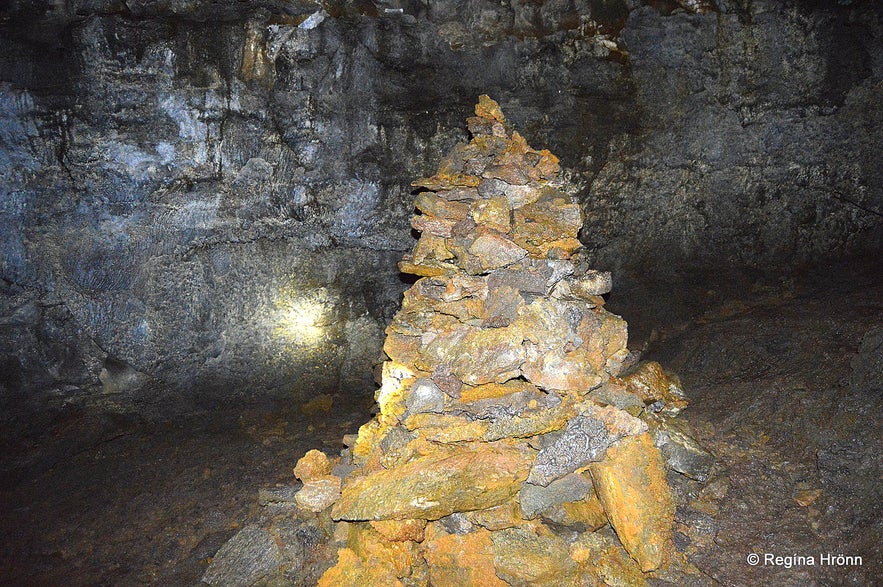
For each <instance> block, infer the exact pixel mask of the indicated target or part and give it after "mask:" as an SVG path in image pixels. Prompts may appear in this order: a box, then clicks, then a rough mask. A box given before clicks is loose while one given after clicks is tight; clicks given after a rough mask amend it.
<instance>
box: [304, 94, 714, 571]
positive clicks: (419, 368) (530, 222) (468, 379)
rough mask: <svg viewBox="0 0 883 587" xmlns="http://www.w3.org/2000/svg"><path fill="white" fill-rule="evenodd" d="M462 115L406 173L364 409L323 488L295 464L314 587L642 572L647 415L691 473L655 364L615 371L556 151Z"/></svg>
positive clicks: (495, 113) (488, 114) (660, 529)
mask: <svg viewBox="0 0 883 587" xmlns="http://www.w3.org/2000/svg"><path fill="white" fill-rule="evenodd" d="M467 126H468V128H469V130H470V132H471V133H472V135H473V136H472V139H471V140H470V141H469V143H466V144H461V145H458V146H456V147H455V148H454V149H452V150H451V152H450V153H449V154H448V155H447V156H446V157H445V158H444V159H443V160H442V161H441V163H440V165H439V168H438V171H437V172H436V173H435V174H434V175H432V176H430V177H428V178H423V179H419V180H417V181H415V182H414V183H413V185H414V186H417V187H420V188H422V190H421V191H420V192H419V193H418V194H417V196H416V199H415V202H414V205H415V208H416V209H417V213H416V215H415V216H414V217H413V218H412V221H411V223H412V226H413V227H414V228H415V229H416V230H417V231H418V232H419V233H420V236H419V239H418V241H417V243H416V244H415V245H414V248H413V250H412V251H411V252H410V253H407V254H405V255H404V257H403V259H402V261H401V262H400V263H399V268H400V270H402V271H403V272H407V273H412V274H414V275H417V276H419V277H420V279H418V280H417V281H416V282H415V283H414V284H413V286H412V287H410V288H409V289H408V290H407V291H406V292H405V294H404V296H403V301H402V307H401V309H400V310H399V312H398V313H396V315H395V316H394V317H393V319H392V322H391V323H390V325H389V327H388V328H387V331H386V334H387V338H386V341H385V343H384V347H383V348H384V352H385V353H386V355H387V357H388V359H389V360H387V361H385V362H384V364H383V369H382V378H381V387H380V389H379V390H378V391H377V393H376V399H377V403H378V406H379V414H378V415H377V416H376V417H375V418H374V419H373V420H371V421H370V422H368V423H367V424H365V425H363V426H362V427H361V428H360V429H359V434H358V435H357V436H356V438H355V440H350V441H349V446H351V448H349V449H347V450H345V451H344V453H342V457H343V458H342V459H341V463H345V464H346V467H345V473H343V474H344V475H345V480H344V481H343V483H342V487H339V489H340V492H339V495H338V494H337V493H335V490H336V489H337V487H336V486H335V485H334V484H335V480H337V481H336V482H337V483H340V478H338V477H331V476H328V472H327V471H325V468H323V467H324V465H323V463H322V462H321V457H320V456H318V455H310V457H309V458H307V457H305V459H302V462H303V465H301V464H300V463H299V464H298V467H299V469H298V471H299V472H301V473H302V474H303V475H304V477H305V478H304V482H305V485H304V488H303V489H302V490H301V491H300V492H299V493H298V496H299V503H300V502H303V505H302V507H306V508H307V509H312V510H313V511H325V510H327V508H328V505H331V508H330V509H331V511H330V516H331V518H332V519H333V520H336V521H338V525H337V529H336V530H335V531H334V536H335V539H336V540H337V542H338V545H340V546H345V547H344V548H341V549H340V550H339V553H338V556H339V558H338V562H337V564H336V565H335V566H334V567H332V568H331V569H329V570H328V571H327V572H326V573H325V575H323V577H322V580H321V581H320V585H322V586H323V587H324V586H331V585H335V586H337V585H352V586H361V585H414V586H418V585H423V586H426V585H457V586H460V585H464V586H468V585H475V586H478V585H490V586H497V585H499V586H503V585H515V586H520V585H523V586H527V585H533V586H540V587H542V586H549V587H552V586H555V587H557V586H559V585H601V584H610V585H612V584H623V585H641V584H644V577H643V573H642V570H641V569H644V570H646V571H649V570H653V569H657V568H659V566H660V565H663V564H665V563H666V562H667V561H668V560H669V558H668V553H669V552H670V541H671V521H672V520H673V518H672V515H673V514H672V511H673V510H672V508H671V503H672V501H671V492H670V489H669V488H668V486H667V485H666V484H665V477H664V469H663V462H662V453H660V451H659V449H658V448H657V447H656V446H654V445H653V442H652V440H651V436H650V435H649V434H648V433H647V431H648V423H649V425H650V428H649V429H650V430H651V431H652V433H653V434H654V437H653V438H655V439H656V441H657V444H659V446H662V447H663V451H664V454H665V455H666V457H667V458H668V459H669V466H670V467H672V468H675V469H676V470H677V469H684V470H689V471H690V474H692V475H694V476H696V477H697V478H698V477H700V476H702V475H704V474H706V472H705V469H704V468H703V465H704V464H705V461H703V460H702V459H701V458H699V456H700V455H699V453H698V452H695V451H693V448H694V447H693V446H692V445H690V444H689V443H688V442H687V441H686V440H684V439H683V438H682V437H681V436H679V434H678V432H677V427H676V426H667V424H666V422H667V421H665V420H664V419H663V416H664V415H667V414H671V413H673V412H674V411H675V410H676V409H680V408H681V407H683V405H686V404H685V403H684V402H682V401H681V400H682V399H683V398H682V396H681V395H679V388H677V386H676V385H675V384H674V382H673V380H671V379H670V378H668V377H667V376H665V374H664V372H663V371H662V369H661V367H660V368H658V369H656V368H655V367H653V366H652V365H651V367H646V366H644V367H640V368H638V369H637V370H633V372H631V373H629V374H628V375H626V376H623V377H622V378H619V376H620V374H621V372H622V370H623V365H624V364H626V362H627V361H628V358H629V357H630V356H631V355H630V353H629V351H628V349H627V337H628V330H627V325H626V323H625V321H624V320H623V319H622V318H620V317H619V316H616V315H614V314H611V313H610V312H608V311H607V310H605V309H604V299H603V298H602V297H601V296H602V295H604V294H606V293H607V292H609V291H610V288H611V286H612V279H611V276H610V274H609V273H606V272H602V271H597V270H594V269H592V268H590V267H589V265H588V262H587V261H586V259H585V257H584V255H582V254H581V249H582V244H581V243H580V241H579V239H578V238H577V237H578V234H579V231H580V230H581V229H582V225H583V219H582V216H581V213H580V205H579V204H577V203H576V202H575V201H574V200H573V198H572V197H571V195H570V194H569V193H568V192H567V189H568V188H567V187H566V182H565V181H564V180H563V179H562V177H561V175H560V166H559V161H558V159H557V158H556V157H555V156H554V155H552V154H551V153H549V152H548V151H546V150H535V149H532V148H531V147H530V146H529V145H528V144H527V141H526V140H525V139H524V137H523V136H522V135H520V134H518V133H517V132H513V131H511V130H510V129H509V127H508V126H507V123H506V120H505V117H504V116H503V113H502V111H501V110H500V108H499V105H498V104H497V103H496V102H494V101H493V100H491V99H490V98H488V97H487V96H482V97H481V98H480V99H479V104H478V105H477V106H476V108H475V116H474V117H472V118H469V119H468V121H467ZM653 365H655V364H653ZM659 406H661V408H660V410H656V409H655V408H656V407H659ZM658 411H661V412H662V413H661V414H660V413H656V412H658ZM630 412H631V413H630ZM636 416H640V419H639V418H638V417H636ZM645 420H646V422H645ZM691 451H693V452H691ZM341 466H342V465H341ZM333 470H334V471H338V470H342V469H340V466H339V467H338V468H335V469H333ZM332 501H333V504H331V503H330V502H332ZM319 508H322V509H321V510H320V509H319ZM608 522H609V524H610V525H612V527H613V528H614V529H615V531H616V532H617V534H618V535H619V537H620V540H621V542H622V544H623V545H624V546H625V550H623V549H622V548H620V547H619V546H618V545H617V543H616V541H615V539H613V538H611V537H610V536H607V535H602V533H604V532H608V533H609V532H611V531H610V530H609V528H610V525H608ZM605 528H606V530H605ZM611 536H612V534H611ZM626 551H627V554H626ZM635 561H637V562H635Z"/></svg>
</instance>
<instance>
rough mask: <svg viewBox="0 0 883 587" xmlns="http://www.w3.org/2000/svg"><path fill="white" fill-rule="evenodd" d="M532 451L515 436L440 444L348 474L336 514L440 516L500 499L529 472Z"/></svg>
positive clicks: (373, 517) (376, 517)
mask: <svg viewBox="0 0 883 587" xmlns="http://www.w3.org/2000/svg"><path fill="white" fill-rule="evenodd" d="M532 457H533V451H531V450H530V449H527V448H526V447H525V446H524V445H519V444H515V443H510V442H501V443H472V444H469V445H467V446H463V447H457V448H453V449H451V448H444V447H439V449H438V451H437V452H436V453H434V454H431V455H427V456H424V457H419V458H417V459H414V460H413V461H410V462H408V463H405V464H403V465H400V466H398V467H396V468H394V469H392V470H381V471H377V472H375V473H370V474H368V475H366V476H363V477H358V478H353V479H352V480H349V481H348V482H347V484H346V485H345V486H344V487H343V491H342V495H341V498H340V500H339V501H338V502H337V504H335V506H334V508H333V509H332V512H331V516H332V518H333V519H335V520H404V519H409V518H414V519H422V520H437V519H439V518H441V517H444V516H448V515H450V514H452V513H454V512H463V511H469V510H479V509H485V508H490V507H493V506H495V505H499V504H501V503H503V502H504V501H506V500H508V499H509V498H511V497H512V496H513V495H515V494H516V493H517V492H518V490H519V489H520V488H521V483H522V482H524V480H525V479H526V478H527V474H528V471H529V470H530V463H531V460H532Z"/></svg>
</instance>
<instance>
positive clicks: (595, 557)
mask: <svg viewBox="0 0 883 587" xmlns="http://www.w3.org/2000/svg"><path fill="white" fill-rule="evenodd" d="M570 558H572V559H573V560H575V561H576V562H578V563H580V571H581V575H582V576H581V579H582V581H580V582H579V583H578V584H579V585H595V584H597V585H628V586H629V587H645V586H646V585H647V579H646V578H645V577H644V574H643V573H642V572H641V569H640V568H639V567H638V565H637V564H636V563H635V561H634V560H632V559H631V558H629V555H628V553H627V552H625V551H624V550H623V549H622V547H621V546H619V545H618V544H616V542H615V541H614V540H612V539H611V538H608V537H607V536H604V535H603V534H601V533H598V532H585V533H583V534H581V535H580V536H579V537H578V538H577V539H576V540H575V541H574V542H573V543H571V545H570Z"/></svg>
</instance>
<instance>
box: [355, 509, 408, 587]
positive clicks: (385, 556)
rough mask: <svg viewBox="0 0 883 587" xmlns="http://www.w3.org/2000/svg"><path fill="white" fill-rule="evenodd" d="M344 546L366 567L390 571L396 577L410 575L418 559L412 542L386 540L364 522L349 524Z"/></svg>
mask: <svg viewBox="0 0 883 587" xmlns="http://www.w3.org/2000/svg"><path fill="white" fill-rule="evenodd" d="M346 545H347V547H349V548H350V549H351V550H352V551H353V552H354V553H356V555H357V556H358V557H359V558H360V559H361V560H362V562H363V563H365V564H366V565H368V566H370V567H379V568H388V569H391V570H392V573H393V574H394V575H395V576H396V577H406V576H408V575H410V574H411V566H412V565H413V564H414V563H415V562H416V559H417V558H418V557H419V552H418V549H417V545H416V544H415V543H414V542H412V541H410V540H405V541H390V540H387V539H386V537H385V536H383V535H382V534H380V533H379V532H377V531H376V530H375V529H374V528H372V527H371V525H370V524H369V523H366V522H362V523H356V524H350V526H349V535H348V536H347V541H346Z"/></svg>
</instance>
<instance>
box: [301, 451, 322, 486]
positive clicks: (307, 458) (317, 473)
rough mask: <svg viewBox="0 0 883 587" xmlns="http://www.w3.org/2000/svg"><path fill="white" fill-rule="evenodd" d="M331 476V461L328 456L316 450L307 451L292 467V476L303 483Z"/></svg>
mask: <svg viewBox="0 0 883 587" xmlns="http://www.w3.org/2000/svg"><path fill="white" fill-rule="evenodd" d="M330 474H331V461H330V460H328V456H327V455H326V454H325V453H324V452H322V451H320V450H316V449H312V450H308V451H307V454H305V455H304V456H302V457H301V458H300V459H299V460H298V461H297V464H296V465H295V466H294V476H295V477H297V478H298V479H300V480H301V481H303V482H304V483H306V482H308V481H312V480H313V479H316V478H318V477H323V476H325V475H330Z"/></svg>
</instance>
